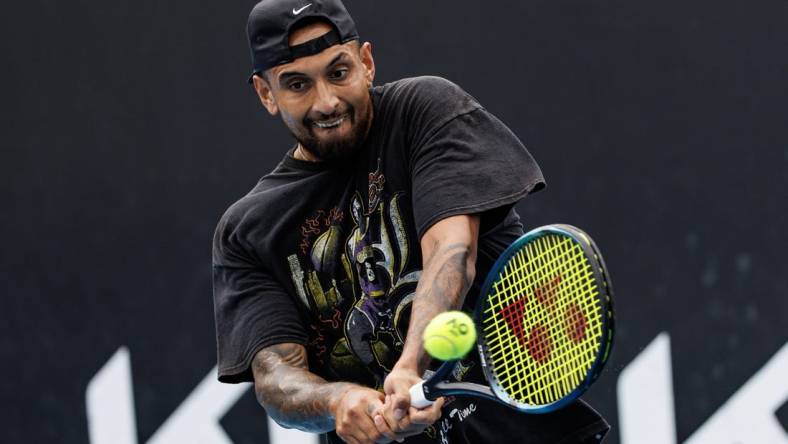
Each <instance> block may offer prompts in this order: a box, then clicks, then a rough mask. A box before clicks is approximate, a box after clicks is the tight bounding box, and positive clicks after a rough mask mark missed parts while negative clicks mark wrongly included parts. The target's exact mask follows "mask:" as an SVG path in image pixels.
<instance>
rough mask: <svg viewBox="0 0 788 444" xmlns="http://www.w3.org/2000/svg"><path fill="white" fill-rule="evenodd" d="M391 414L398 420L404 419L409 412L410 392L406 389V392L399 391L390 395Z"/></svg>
mask: <svg viewBox="0 0 788 444" xmlns="http://www.w3.org/2000/svg"><path fill="white" fill-rule="evenodd" d="M389 400H390V406H391V407H390V408H391V416H392V417H393V418H394V419H395V420H397V421H400V420H402V419H403V418H404V417H405V415H407V414H408V409H409V408H410V394H409V393H408V392H407V391H406V392H405V394H403V393H401V392H398V393H394V394H391V395H389Z"/></svg>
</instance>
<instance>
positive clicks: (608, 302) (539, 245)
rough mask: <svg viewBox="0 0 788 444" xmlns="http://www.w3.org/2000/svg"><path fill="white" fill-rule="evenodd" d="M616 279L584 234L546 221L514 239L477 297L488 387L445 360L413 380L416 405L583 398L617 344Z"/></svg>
mask: <svg viewBox="0 0 788 444" xmlns="http://www.w3.org/2000/svg"><path fill="white" fill-rule="evenodd" d="M612 292H613V289H612V286H611V283H610V277H609V276H608V273H607V270H606V268H605V264H604V262H603V260H602V255H601V254H600V253H599V250H598V249H597V247H596V245H595V244H594V242H593V241H592V240H591V237H589V236H588V235H587V234H586V233H584V232H583V231H582V230H580V229H579V228H576V227H573V226H571V225H559V224H556V225H547V226H544V227H540V228H537V229H535V230H532V231H529V232H528V233H526V234H524V235H523V236H522V237H520V238H519V239H517V240H516V241H514V242H513V243H512V244H511V245H510V246H509V247H508V248H507V249H506V250H505V251H504V252H503V253H502V254H501V256H500V257H499V258H498V260H497V261H496V262H495V264H494V265H493V267H492V269H491V270H490V272H489V273H488V274H487V278H486V279H485V282H484V285H483V287H482V293H481V294H480V297H479V300H478V302H477V304H476V310H475V314H474V322H475V324H476V330H477V339H476V345H477V349H478V352H479V356H480V358H481V363H482V369H483V371H484V375H485V378H486V380H487V382H488V383H489V386H485V385H481V384H476V383H469V382H456V381H455V382H451V381H449V376H450V375H451V374H452V371H453V370H454V368H455V366H456V365H457V363H458V362H459V361H447V362H445V363H444V364H443V365H441V367H440V368H438V369H437V370H436V371H435V372H429V371H428V372H427V374H425V378H424V379H425V381H422V382H421V383H418V384H416V385H414V386H413V387H411V389H410V397H411V405H413V406H414V407H418V408H423V407H426V406H428V405H430V404H432V402H433V401H434V400H435V399H437V398H438V397H440V396H446V395H454V396H479V397H483V398H487V399H491V400H494V401H498V402H501V403H504V404H507V405H509V406H511V407H513V408H515V409H518V410H521V411H525V412H530V413H546V412H550V411H554V410H557V409H560V408H561V407H564V406H566V405H568V404H569V403H571V402H572V401H574V400H575V399H577V398H578V397H579V396H580V395H581V394H583V392H585V390H586V389H587V388H588V387H589V386H590V385H591V384H592V383H593V382H594V381H595V380H596V379H597V377H598V376H599V374H600V372H601V371H602V368H603V367H604V365H605V362H606V361H607V358H608V356H609V355H610V350H611V348H612V346H613V331H614V325H613V324H614V317H613V303H612Z"/></svg>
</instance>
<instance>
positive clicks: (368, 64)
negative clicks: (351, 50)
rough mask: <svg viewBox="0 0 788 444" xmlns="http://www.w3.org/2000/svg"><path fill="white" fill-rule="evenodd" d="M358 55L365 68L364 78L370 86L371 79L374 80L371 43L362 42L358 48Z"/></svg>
mask: <svg viewBox="0 0 788 444" xmlns="http://www.w3.org/2000/svg"><path fill="white" fill-rule="evenodd" d="M359 56H360V57H361V63H362V64H363V65H364V67H365V68H366V71H367V72H366V74H365V76H366V78H367V83H368V84H369V86H372V81H373V80H375V59H373V58H372V43H370V42H364V44H363V45H361V48H360V49H359Z"/></svg>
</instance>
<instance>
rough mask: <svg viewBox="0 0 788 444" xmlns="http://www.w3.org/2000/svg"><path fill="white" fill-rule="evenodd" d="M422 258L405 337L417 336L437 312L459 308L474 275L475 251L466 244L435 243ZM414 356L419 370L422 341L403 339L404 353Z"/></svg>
mask: <svg viewBox="0 0 788 444" xmlns="http://www.w3.org/2000/svg"><path fill="white" fill-rule="evenodd" d="M435 247H436V248H434V249H433V252H432V254H430V256H429V257H428V258H426V260H425V264H424V270H423V271H422V277H421V279H420V280H419V283H418V286H417V287H416V297H415V298H414V300H413V306H412V308H411V318H410V325H409V327H408V335H407V336H408V337H416V338H420V337H421V334H422V332H423V331H424V328H426V326H427V324H428V323H429V321H430V320H431V319H432V318H433V317H435V316H436V315H437V314H438V313H440V312H443V311H446V310H455V309H459V308H460V307H461V306H462V302H463V300H464V299H465V294H466V293H467V291H468V289H469V288H470V286H471V284H472V283H473V279H474V275H475V254H474V252H473V251H472V249H471V246H470V245H468V244H466V243H452V244H448V245H437V244H436V245H435ZM406 354H408V355H409V356H411V357H414V358H415V359H416V364H417V366H418V368H419V371H422V370H424V369H425V368H426V366H427V364H428V363H429V356H427V355H426V354H425V353H424V351H423V345H422V344H421V341H406V342H405V350H403V355H406Z"/></svg>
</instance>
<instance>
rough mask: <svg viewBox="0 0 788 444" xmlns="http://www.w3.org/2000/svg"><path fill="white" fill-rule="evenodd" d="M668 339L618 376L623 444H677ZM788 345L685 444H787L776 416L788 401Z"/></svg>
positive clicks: (657, 341)
mask: <svg viewBox="0 0 788 444" xmlns="http://www.w3.org/2000/svg"><path fill="white" fill-rule="evenodd" d="M671 373H672V371H671V361H670V338H669V336H668V334H667V333H661V334H660V335H659V336H657V338H656V339H654V340H653V341H652V342H651V344H649V346H648V347H646V349H645V350H643V351H642V352H641V353H640V355H638V356H637V357H636V358H635V360H634V361H632V363H630V364H629V366H627V368H626V369H624V371H622V372H621V376H620V377H619V381H618V411H619V430H621V443H622V444H652V443H653V444H657V443H659V444H674V443H675V442H676V426H675V408H674V404H673V381H672V375H671ZM786 375H788V343H786V344H784V345H783V346H782V347H781V348H780V349H779V350H778V351H777V353H776V354H775V355H774V356H773V357H772V358H771V359H770V360H769V362H767V363H766V365H764V367H763V368H761V369H760V370H759V371H758V372H756V373H755V374H754V375H753V376H752V377H750V379H749V380H748V381H747V383H746V384H744V385H743V386H742V387H741V388H740V389H739V390H738V391H737V392H736V393H734V394H733V396H731V397H730V399H728V401H727V402H726V403H725V404H723V405H722V407H720V408H719V409H718V410H717V411H716V412H714V414H713V415H712V416H711V417H710V418H709V419H707V420H706V422H705V423H704V424H703V425H702V426H700V427H699V428H698V430H696V431H695V433H693V434H692V435H691V436H690V437H689V438H688V439H687V440H686V441H684V443H685V444H762V443H769V444H788V434H787V433H786V432H785V430H783V428H782V426H781V425H780V423H779V422H778V421H777V418H776V417H775V414H774V413H775V411H776V410H777V409H778V408H780V406H781V405H783V404H784V403H785V402H786V401H788V377H786Z"/></svg>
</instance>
